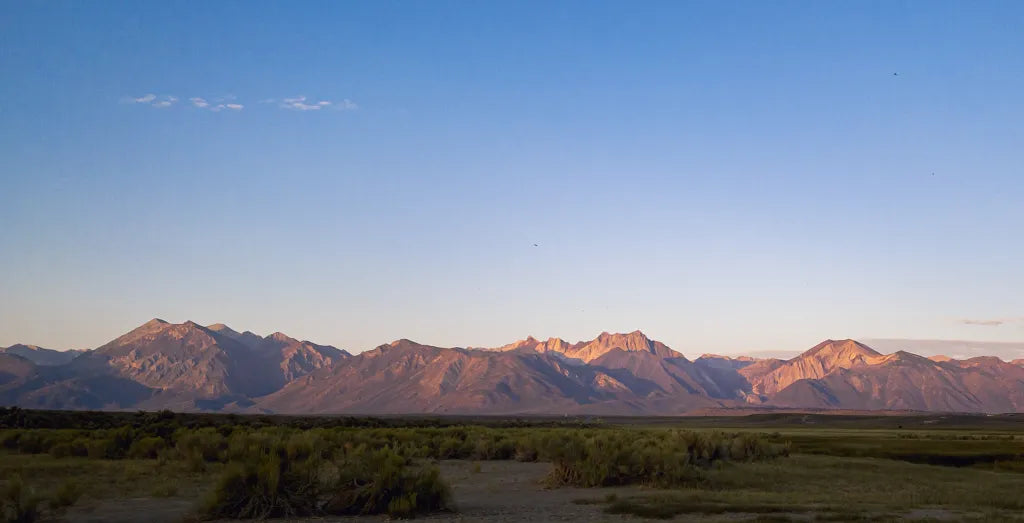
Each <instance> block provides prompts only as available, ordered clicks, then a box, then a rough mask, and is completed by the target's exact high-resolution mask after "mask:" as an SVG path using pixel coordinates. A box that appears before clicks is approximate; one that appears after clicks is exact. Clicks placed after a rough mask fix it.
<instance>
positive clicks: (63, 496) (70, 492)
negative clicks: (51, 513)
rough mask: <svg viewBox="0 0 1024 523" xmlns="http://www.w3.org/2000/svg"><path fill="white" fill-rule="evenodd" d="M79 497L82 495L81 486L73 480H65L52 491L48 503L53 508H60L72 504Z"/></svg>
mask: <svg viewBox="0 0 1024 523" xmlns="http://www.w3.org/2000/svg"><path fill="white" fill-rule="evenodd" d="M80 497H82V488H81V487H79V486H78V484H77V483H75V482H73V481H66V482H64V483H62V484H61V486H59V487H57V490H55V491H54V492H53V495H52V496H51V497H50V502H49V505H50V508H51V509H53V510H61V509H64V508H67V507H70V506H71V505H74V504H75V502H77V501H78V498H80Z"/></svg>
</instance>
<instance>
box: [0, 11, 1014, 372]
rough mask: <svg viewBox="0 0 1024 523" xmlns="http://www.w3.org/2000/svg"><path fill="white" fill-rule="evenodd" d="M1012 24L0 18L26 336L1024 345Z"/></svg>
mask: <svg viewBox="0 0 1024 523" xmlns="http://www.w3.org/2000/svg"><path fill="white" fill-rule="evenodd" d="M1022 26H1024V4H1022V3H1020V2H1012V1H1005V2H943V1H916V2H915V1H911V2H907V1H878V2H868V1H865V2H811V1H805V2H790V1H779V2H754V1H749V2H743V1H737V2H711V1H706V2H704V1H700V2H698V1H692V2H677V1H671V2H655V1H650V2H625V1H622V2H595V1H580V2H565V1H554V2H549V1H543V2H497V1H496V2H464V1H463V2H443V1H432V2H387V1H372V2H370V1H367V2H298V3H286V2H262V1H245V2H104V3H102V4H98V3H90V2H70V1H67V2H3V3H0V78H3V81H0V158H2V159H3V160H2V162H0V346H5V345H9V344H13V343H32V344H37V345H41V346H45V347H52V348H59V349H66V348H90V347H96V346H99V345H101V344H103V343H105V342H107V341H109V340H111V339H113V338H115V337H117V336H118V335H120V334H122V333H124V332H126V331H128V330H130V329H132V328H134V327H136V326H138V325H139V324H141V323H143V322H145V321H147V320H149V319H150V318H153V317H159V318H163V319H165V320H168V321H173V322H182V321H185V320H193V321H196V322H199V323H202V324H208V323H214V322H224V323H227V324H228V325H230V326H232V327H234V328H235V329H237V330H244V329H248V330H252V331H254V332H257V333H260V334H268V333H271V332H274V331H283V332H286V333H288V334H290V335H292V336H295V337H298V338H303V339H310V340H313V341H316V342H318V343H329V344H333V345H336V346H338V347H342V348H345V349H348V350H350V351H353V352H358V351H362V350H365V349H368V348H372V347H374V346H376V345H379V344H382V343H386V342H388V341H391V340H394V339H398V338H410V339H414V340H416V341H419V342H422V343H429V344H434V345H440V346H497V345H502V344H505V343H508V342H511V341H513V340H516V339H521V338H524V337H526V336H527V335H533V336H536V337H544V338H546V337H550V336H557V337H562V338H565V339H568V340H573V341H574V340H581V339H591V338H593V337H595V336H596V335H597V334H598V333H600V332H602V331H610V332H616V331H619V332H627V331H632V330H635V329H641V330H643V331H644V332H645V333H647V334H648V335H649V336H650V337H652V338H655V339H658V340H661V341H664V342H665V343H667V344H669V345H670V346H672V347H673V348H676V349H678V350H680V351H682V352H683V353H685V354H687V355H693V354H700V353H702V352H718V353H726V354H732V353H744V352H753V351H791V350H803V349H806V348H809V347H811V346H812V345H814V344H816V343H817V342H819V341H821V340H823V339H826V338H834V339H835V338H847V337H853V338H920V339H956V340H991V341H1004V342H1008V341H1022V340H1024V292H1021V291H1022V289H1024V264H1022V260H1024V241H1021V238H1022V233H1024V228H1022V226H1024V204H1022V202H1024V161H1022V156H1024V96H1022V94H1021V93H1024V52H1021V50H1022V49H1024V31H1020V27H1022Z"/></svg>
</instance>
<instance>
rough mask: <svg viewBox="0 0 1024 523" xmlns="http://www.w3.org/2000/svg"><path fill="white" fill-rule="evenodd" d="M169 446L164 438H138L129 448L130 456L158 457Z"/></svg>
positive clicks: (137, 457)
mask: <svg viewBox="0 0 1024 523" xmlns="http://www.w3.org/2000/svg"><path fill="white" fill-rule="evenodd" d="M166 447H167V442H166V441H164V440H163V438H156V437H146V438H142V439H139V440H136V441H135V442H134V443H132V445H131V447H130V448H129V449H128V457H130V458H135V459H156V458H157V457H158V456H159V455H160V452H161V451H163V450H164V449H165V448H166Z"/></svg>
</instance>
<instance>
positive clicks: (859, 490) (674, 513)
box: [576, 455, 1024, 521]
mask: <svg viewBox="0 0 1024 523" xmlns="http://www.w3.org/2000/svg"><path fill="white" fill-rule="evenodd" d="M1020 485H1021V478H1020V476H1018V475H1016V474H1008V473H999V472H992V471H986V470H977V469H956V468H950V467H941V466H931V465H920V464H912V463H905V462H901V461H893V460H885V459H877V458H847V457H832V456H812V455H796V456H792V457H790V458H789V459H788V460H785V461H775V462H761V463H743V464H736V465H729V466H724V467H720V468H715V469H712V470H710V471H708V472H707V474H706V476H705V481H704V482H703V483H702V484H700V485H698V486H690V487H684V488H678V489H672V490H665V491H657V492H653V493H651V494H644V495H639V496H630V497H625V498H621V499H615V500H602V499H601V498H594V499H589V500H588V499H581V500H577V501H576V502H577V503H595V504H602V505H605V507H604V511H605V512H606V513H609V514H631V515H634V516H639V517H644V518H651V519H670V518H674V517H685V516H698V515H699V516H707V515H723V516H724V515H732V516H735V515H737V514H748V515H751V517H753V516H766V517H767V516H771V517H776V518H783V519H782V520H784V521H788V520H789V519H791V518H792V519H800V518H804V517H811V518H812V519H819V520H821V519H824V520H841V521H845V520H882V521H891V520H896V519H900V518H902V517H905V516H906V515H907V514H908V513H910V512H911V511H914V510H922V511H937V513H942V514H947V515H949V516H950V517H951V518H952V519H955V520H960V519H969V518H972V517H974V518H981V519H987V520H992V521H998V520H1004V521H1005V520H1011V519H1013V518H1024V498H1021V496H1020V495H1019V492H1020ZM732 516H730V517H732Z"/></svg>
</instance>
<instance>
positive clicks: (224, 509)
mask: <svg viewBox="0 0 1024 523" xmlns="http://www.w3.org/2000/svg"><path fill="white" fill-rule="evenodd" d="M700 421H703V423H704V424H700V423H698V422H700ZM745 421H746V423H747V424H746V425H744V422H745ZM463 422H468V420H463ZM719 422H721V424H722V426H716V425H715V423H719ZM971 422H976V425H975V426H970V423H971ZM403 423H405V424H404V425H403ZM487 423H488V425H487V426H482V425H474V424H459V423H457V419H451V420H442V421H439V420H431V419H427V418H412V419H408V420H405V422H403V420H401V419H397V418H395V419H388V420H380V419H375V418H312V417H306V418H288V417H264V416H235V417H232V416H231V415H212V416H210V417H206V416H205V415H192V414H189V415H185V414H174V413H167V412H163V413H110V414H108V413H53V412H44V411H22V410H20V409H3V408H0V494H2V500H3V502H4V505H3V510H4V511H5V512H4V519H5V520H8V521H24V522H26V523H27V522H29V521H32V520H34V519H38V518H40V517H42V518H45V519H52V518H53V517H56V516H59V515H60V513H61V512H62V511H64V510H68V509H69V507H75V506H78V505H83V504H85V505H88V504H90V503H96V502H97V500H104V499H115V498H122V497H123V498H160V499H168V498H172V499H174V500H176V502H182V501H190V502H192V501H196V500H201V499H205V500H206V501H205V504H204V508H203V510H202V513H204V514H205V515H206V516H207V517H264V516H302V517H305V516H324V515H360V514H380V513H384V514H390V515H391V516H395V517H404V516H411V515H414V514H418V513H423V512H432V511H437V510H443V509H448V508H451V502H450V497H449V494H448V487H447V484H446V483H445V481H443V479H442V478H441V477H440V475H439V472H438V469H437V468H436V466H435V465H434V464H435V463H436V460H441V459H459V460H472V461H471V463H470V465H467V468H468V470H469V473H470V475H471V476H473V477H474V479H473V481H474V482H477V483H487V482H488V481H490V479H491V477H492V476H500V475H501V473H502V472H501V471H502V470H503V466H502V464H501V463H500V462H501V461H511V460H516V461H524V462H533V461H538V462H546V463H551V473H550V474H549V475H548V477H547V480H546V484H547V485H548V486H573V487H598V486H600V487H618V486H624V485H634V486H636V485H643V486H645V487H657V488H655V489H649V490H644V489H639V487H634V489H633V490H629V489H619V490H618V492H614V491H613V492H611V493H608V494H607V495H604V494H605V492H607V491H605V492H602V495H601V496H598V497H594V498H590V497H583V498H580V497H576V498H575V499H573V498H568V499H566V501H565V503H566V504H570V503H571V504H576V505H579V506H580V507H579V508H580V509H581V510H583V509H586V510H595V509H594V508H587V506H588V505H599V506H600V510H603V511H606V512H607V513H609V514H622V515H633V516H637V517H643V518H651V519H666V518H667V519H671V518H684V519H689V518H699V519H710V520H715V519H724V520H729V519H734V518H736V517H742V518H747V519H748V520H758V521H762V520H763V521H788V520H790V519H804V520H841V521H845V520H882V521H888V520H894V519H900V518H903V517H907V516H908V514H911V513H912V511H921V512H920V513H919V514H917V515H919V516H922V517H935V518H939V519H941V518H947V519H948V518H952V519H958V520H959V519H972V518H974V519H981V520H992V521H1005V520H1011V519H1013V518H1014V517H1017V516H1020V515H1022V514H1024V498H1022V497H1021V496H1020V495H1019V491H1020V485H1021V484H1022V483H1024V475H1022V473H1024V416H1000V417H971V416H931V417H926V416H918V417H912V416H903V417H870V418H864V417H853V416H835V417H831V418H830V417H821V416H817V417H815V416H807V415H802V416H798V415H790V414H786V415H782V414H779V415H771V416H755V417H751V418H750V419H746V420H744V418H729V419H727V420H723V419H720V418H704V419H703V420H701V419H696V418H674V421H673V419H667V418H666V419H656V420H653V421H651V422H650V423H648V424H643V423H641V422H635V423H634V422H631V423H629V424H619V423H617V422H616V421H615V420H609V421H606V422H603V423H589V422H587V423H584V422H579V421H570V422H568V423H566V422H561V423H559V422H555V421H552V420H542V421H537V422H534V421H529V420H525V421H524V420H505V421H501V420H496V419H491V420H489V421H487ZM772 423H775V424H776V425H773V424H772ZM684 426H685V427H686V428H685V429H682V428H680V427H684ZM723 427H728V430H729V431H728V432H723V430H722V428H723ZM369 449H383V450H369ZM787 455H788V456H789V457H788V458H785V456H787ZM776 458H782V459H776ZM483 461H487V462H488V464H487V465H486V466H485V467H484V466H482V465H481V463H482V462H483ZM492 486H493V487H494V489H495V492H491V491H490V490H486V489H485V490H484V492H488V493H491V494H497V493H498V490H497V489H499V488H500V487H498V486H494V485H492ZM637 489H639V490H637ZM637 492H643V494H637ZM573 495H575V496H578V494H573Z"/></svg>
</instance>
